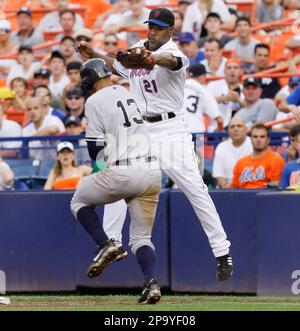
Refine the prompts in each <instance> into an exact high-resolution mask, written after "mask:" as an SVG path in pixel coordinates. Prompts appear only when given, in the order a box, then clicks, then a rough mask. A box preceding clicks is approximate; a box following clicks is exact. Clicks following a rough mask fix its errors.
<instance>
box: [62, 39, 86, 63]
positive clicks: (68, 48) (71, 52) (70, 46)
mask: <svg viewBox="0 0 300 331" xmlns="http://www.w3.org/2000/svg"><path fill="white" fill-rule="evenodd" d="M75 44H76V41H75V39H74V38H72V37H68V36H65V37H63V38H62V39H61V41H60V43H59V51H60V52H61V54H62V55H63V56H64V58H65V61H66V64H68V63H70V62H74V61H81V58H80V55H79V54H78V53H76V50H75Z"/></svg>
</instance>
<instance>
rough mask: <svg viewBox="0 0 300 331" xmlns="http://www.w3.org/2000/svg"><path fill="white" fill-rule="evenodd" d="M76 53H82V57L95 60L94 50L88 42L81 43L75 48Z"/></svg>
mask: <svg viewBox="0 0 300 331" xmlns="http://www.w3.org/2000/svg"><path fill="white" fill-rule="evenodd" d="M75 50H76V52H78V53H80V55H81V56H84V57H86V58H88V59H92V58H94V57H95V56H94V54H95V53H94V50H93V48H92V47H91V46H90V45H89V43H87V42H86V41H83V40H82V41H79V42H77V43H76V46H75Z"/></svg>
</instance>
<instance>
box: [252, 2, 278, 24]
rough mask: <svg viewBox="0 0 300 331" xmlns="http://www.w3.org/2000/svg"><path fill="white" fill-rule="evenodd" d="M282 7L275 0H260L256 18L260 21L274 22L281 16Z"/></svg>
mask: <svg viewBox="0 0 300 331" xmlns="http://www.w3.org/2000/svg"><path fill="white" fill-rule="evenodd" d="M283 14H284V10H283V7H282V6H281V5H280V4H278V1H277V0H261V2H260V3H259V4H258V6H257V11H256V19H257V21H258V22H260V23H269V22H276V21H279V20H281V19H282V18H283Z"/></svg>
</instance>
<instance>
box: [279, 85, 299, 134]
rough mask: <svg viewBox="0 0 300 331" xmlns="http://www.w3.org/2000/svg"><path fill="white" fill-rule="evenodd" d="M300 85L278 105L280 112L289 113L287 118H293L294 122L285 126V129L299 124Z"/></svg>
mask: <svg viewBox="0 0 300 331" xmlns="http://www.w3.org/2000/svg"><path fill="white" fill-rule="evenodd" d="M299 106H300V85H298V86H297V87H296V88H295V89H294V90H293V92H292V93H291V94H290V95H289V96H288V97H287V98H286V100H283V101H282V102H281V104H280V110H281V111H282V112H283V111H284V112H286V113H289V114H288V115H287V116H294V117H295V118H296V120H295V121H294V122H292V121H290V122H289V123H286V124H285V127H286V128H289V129H290V128H292V127H293V126H294V125H296V124H299V123H300V108H299Z"/></svg>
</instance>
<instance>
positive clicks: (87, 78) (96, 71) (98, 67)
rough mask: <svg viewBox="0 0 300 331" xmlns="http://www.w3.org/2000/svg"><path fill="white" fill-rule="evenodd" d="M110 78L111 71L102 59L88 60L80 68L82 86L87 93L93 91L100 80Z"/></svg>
mask: <svg viewBox="0 0 300 331" xmlns="http://www.w3.org/2000/svg"><path fill="white" fill-rule="evenodd" d="M109 76H111V71H110V70H109V68H108V65H107V64H106V62H105V61H103V60H101V59H91V60H88V61H86V62H84V63H83V64H82V66H81V68H80V77H81V85H82V87H83V88H84V89H85V90H87V91H91V90H92V89H93V87H94V85H95V83H96V82H97V81H98V80H100V79H102V78H105V77H109Z"/></svg>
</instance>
